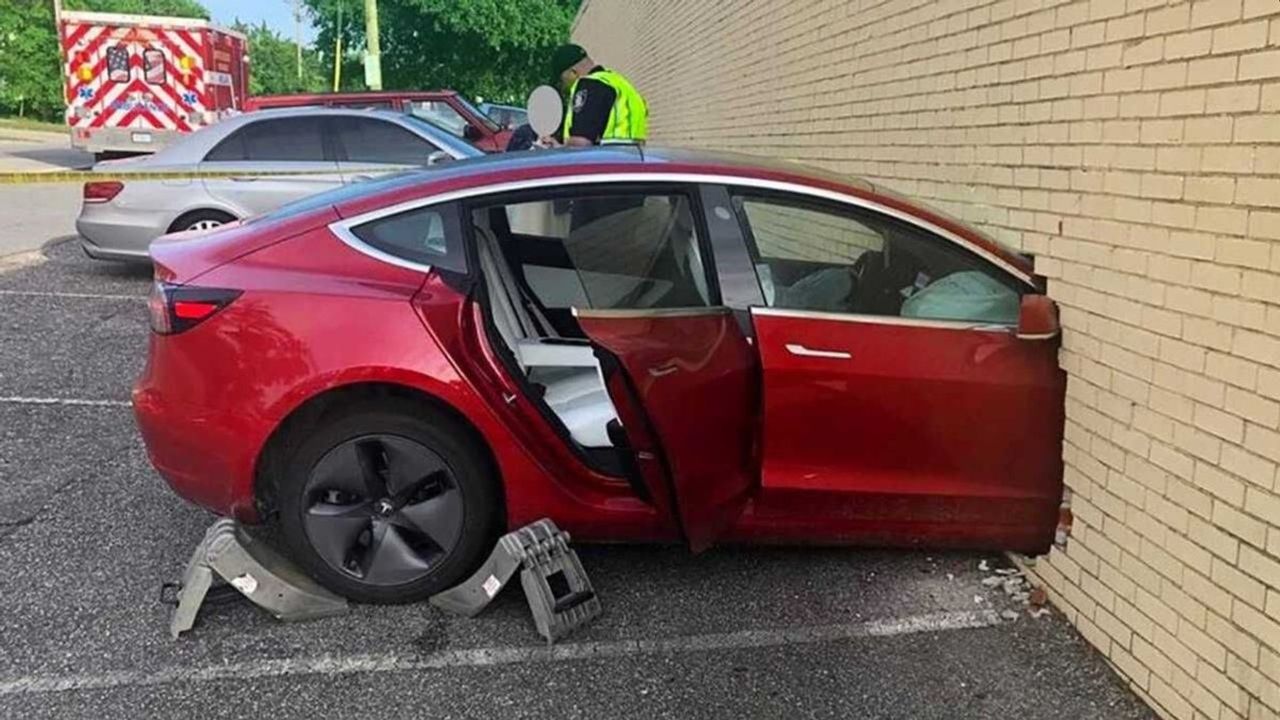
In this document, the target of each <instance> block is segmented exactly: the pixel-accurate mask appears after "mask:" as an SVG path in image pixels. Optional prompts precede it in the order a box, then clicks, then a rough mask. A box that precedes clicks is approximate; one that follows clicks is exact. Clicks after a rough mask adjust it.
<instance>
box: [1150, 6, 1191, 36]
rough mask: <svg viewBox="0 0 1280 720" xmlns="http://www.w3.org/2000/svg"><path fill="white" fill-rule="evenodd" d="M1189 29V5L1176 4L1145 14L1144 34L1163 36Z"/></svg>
mask: <svg viewBox="0 0 1280 720" xmlns="http://www.w3.org/2000/svg"><path fill="white" fill-rule="evenodd" d="M1189 27H1191V3H1178V4H1175V5H1170V6H1167V7H1162V8H1159V9H1155V10H1151V11H1150V12H1148V13H1147V24H1146V32H1147V34H1149V35H1165V34H1168V33H1172V32H1177V31H1179V30H1186V29H1187V28H1189Z"/></svg>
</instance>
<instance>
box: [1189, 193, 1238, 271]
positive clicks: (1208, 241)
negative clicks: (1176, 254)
mask: <svg viewBox="0 0 1280 720" xmlns="http://www.w3.org/2000/svg"><path fill="white" fill-rule="evenodd" d="M1235 190H1236V181H1235V178H1232V177H1213V176H1205V177H1189V178H1187V180H1186V184H1185V185H1184V187H1183V197H1185V198H1186V199H1187V200H1190V201H1192V202H1207V203H1218V204H1230V203H1231V202H1232V201H1233V200H1234V199H1235ZM1186 234H1187V235H1193V236H1195V237H1197V238H1203V244H1204V245H1205V246H1206V247H1208V248H1212V247H1213V238H1212V236H1209V235H1203V234H1198V233H1186ZM1210 252H1212V250H1210Z"/></svg>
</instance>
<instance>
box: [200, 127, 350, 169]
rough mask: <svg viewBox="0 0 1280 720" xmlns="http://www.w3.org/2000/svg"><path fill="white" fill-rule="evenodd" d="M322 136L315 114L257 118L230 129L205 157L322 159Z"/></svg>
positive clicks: (225, 158) (285, 159)
mask: <svg viewBox="0 0 1280 720" xmlns="http://www.w3.org/2000/svg"><path fill="white" fill-rule="evenodd" d="M324 159H325V157H324V136H323V133H322V132H321V130H320V119H319V118H314V117H298V118H276V119H273V120H259V121H258V122H255V123H251V124H249V125H246V126H244V127H242V128H240V129H239V130H237V131H235V132H234V133H232V134H231V135H230V136H229V137H227V138H226V139H225V140H223V141H222V142H220V143H218V145H217V146H216V147H215V148H214V149H213V150H211V151H210V152H209V154H208V155H206V156H205V160H266V161H276V162H321V161H323V160H324Z"/></svg>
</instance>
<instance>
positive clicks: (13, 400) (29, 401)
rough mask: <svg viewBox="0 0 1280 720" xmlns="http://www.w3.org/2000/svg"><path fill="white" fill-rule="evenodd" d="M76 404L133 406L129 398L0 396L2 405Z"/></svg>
mask: <svg viewBox="0 0 1280 720" xmlns="http://www.w3.org/2000/svg"><path fill="white" fill-rule="evenodd" d="M6 404H7V405H75V406H82V407H132V405H133V403H131V402H129V401H128V400H86V399H84V398H41V397H15V396H9V397H0V405H6Z"/></svg>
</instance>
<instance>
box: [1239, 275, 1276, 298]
mask: <svg viewBox="0 0 1280 720" xmlns="http://www.w3.org/2000/svg"><path fill="white" fill-rule="evenodd" d="M1240 277H1241V280H1242V282H1241V287H1240V292H1242V293H1243V294H1244V295H1245V296H1246V297H1250V298H1256V299H1258V300H1262V301H1263V302H1276V301H1280V274H1275V273H1271V272H1267V271H1258V270H1252V269H1249V270H1242V271H1241V274H1240Z"/></svg>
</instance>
